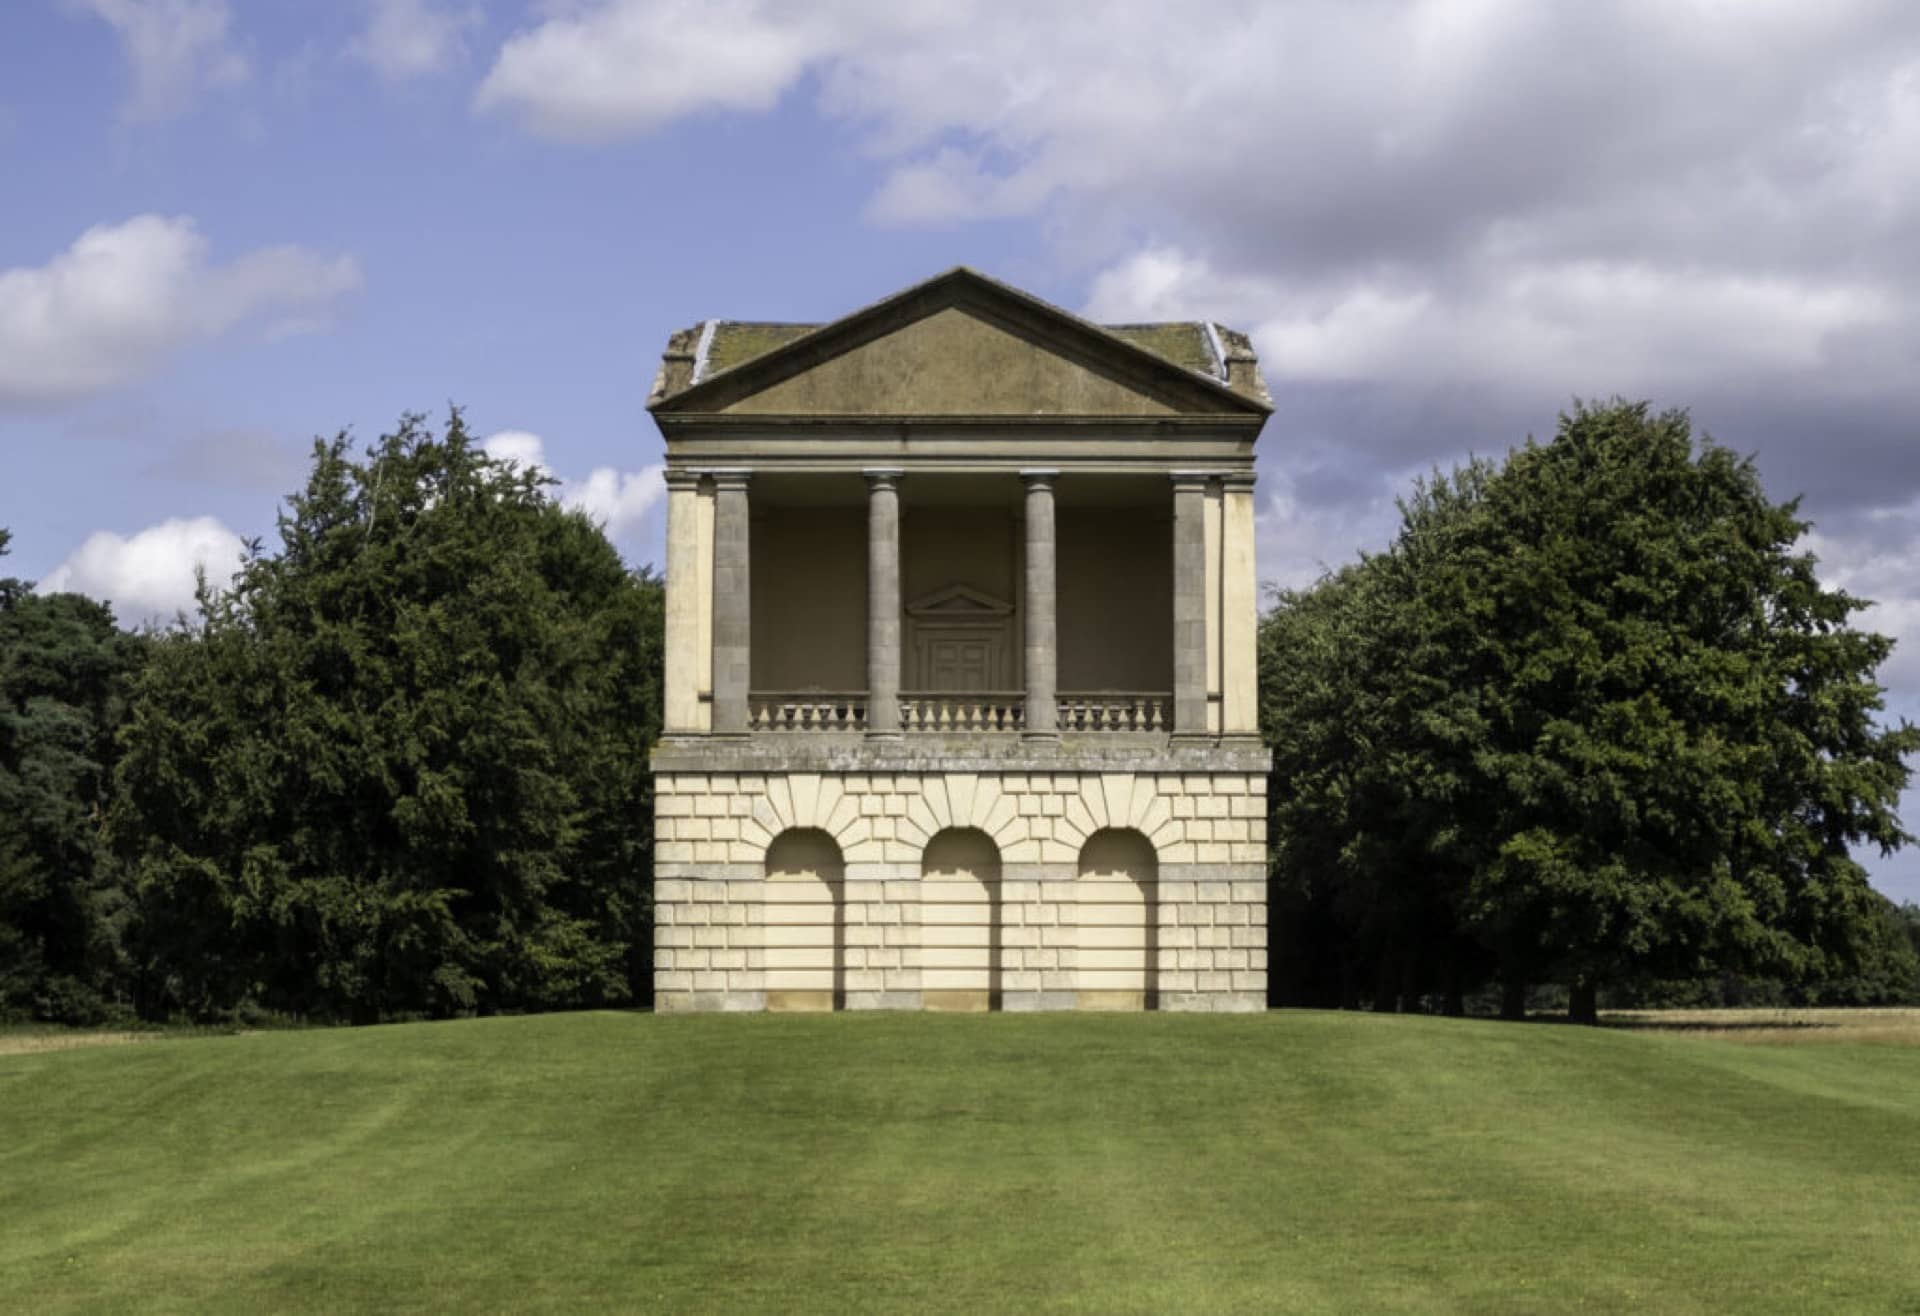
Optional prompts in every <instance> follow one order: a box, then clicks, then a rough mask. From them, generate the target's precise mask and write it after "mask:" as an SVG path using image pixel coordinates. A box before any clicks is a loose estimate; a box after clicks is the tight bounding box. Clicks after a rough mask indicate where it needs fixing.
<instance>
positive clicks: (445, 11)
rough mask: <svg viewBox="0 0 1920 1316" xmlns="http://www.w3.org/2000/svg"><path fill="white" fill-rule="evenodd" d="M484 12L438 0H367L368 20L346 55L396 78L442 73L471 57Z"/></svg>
mask: <svg viewBox="0 0 1920 1316" xmlns="http://www.w3.org/2000/svg"><path fill="white" fill-rule="evenodd" d="M481 21H482V19H481V15H480V12H479V11H478V10H476V9H473V8H470V7H464V6H450V5H442V4H438V3H436V2H435V0H367V24H366V27H365V28H364V29H363V30H362V31H361V33H360V35H359V36H357V37H355V38H354V40H353V42H352V43H351V44H350V45H349V46H348V53H350V54H352V55H353V56H354V57H355V58H357V59H360V60H362V61H364V62H365V63H367V64H368V65H369V66H371V67H372V68H373V69H374V71H375V72H377V73H379V74H380V76H381V77H383V78H386V79H388V80H389V81H392V82H399V81H403V80H404V79H407V78H417V77H422V76H424V75H427V74H432V73H443V72H445V71H446V70H448V69H450V68H452V67H454V66H455V65H456V64H458V63H459V62H460V61H461V60H463V59H465V58H466V55H467V33H468V32H469V31H470V30H471V29H473V28H475V27H478V26H479V25H480V23H481Z"/></svg>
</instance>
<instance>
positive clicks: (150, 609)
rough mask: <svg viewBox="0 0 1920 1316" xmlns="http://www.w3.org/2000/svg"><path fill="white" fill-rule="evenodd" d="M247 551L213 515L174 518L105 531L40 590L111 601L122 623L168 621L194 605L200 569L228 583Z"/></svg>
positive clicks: (216, 580)
mask: <svg viewBox="0 0 1920 1316" xmlns="http://www.w3.org/2000/svg"><path fill="white" fill-rule="evenodd" d="M245 551H246V545H245V544H244V543H242V542H241V539H240V536H238V535H236V534H234V533H233V531H231V530H229V529H227V528H226V526H224V525H222V524H221V523H220V522H219V521H218V520H216V519H215V518H213V517H211V516H198V517H194V518H193V519H191V520H181V519H175V518H169V519H168V520H165V521H162V522H160V523H159V524H158V525H152V526H148V527H147V528H146V529H145V530H142V531H140V532H138V533H137V534H134V535H132V536H130V537H126V538H122V537H121V536H120V535H117V534H115V533H114V532H113V531H111V530H100V531H96V532H95V533H93V534H91V535H89V536H87V539H86V542H85V543H83V544H81V545H80V547H79V548H77V549H75V550H74V551H73V553H72V554H71V555H69V556H68V558H67V560H66V561H64V562H62V563H61V564H60V565H59V566H57V567H55V568H54V569H53V570H52V571H51V572H49V573H48V575H47V577H46V579H44V580H42V581H41V582H40V584H39V589H40V591H41V592H42V593H46V594H53V593H60V592H62V591H72V592H74V593H76V594H85V595H88V596H90V597H92V598H96V599H99V600H101V601H102V602H106V603H111V604H112V605H113V609H114V612H115V614H116V615H117V616H118V618H119V620H120V623H121V624H122V625H126V626H132V625H138V624H140V623H141V622H145V621H160V622H165V621H169V620H171V619H172V618H173V617H174V616H175V615H176V614H178V613H181V612H190V611H191V610H192V608H193V591H194V583H195V581H194V573H195V572H196V571H200V570H204V571H205V572H206V575H207V579H208V580H209V581H211V582H212V583H213V584H214V585H216V586H219V585H225V584H226V583H227V581H228V579H229V578H230V577H231V576H232V575H233V573H234V572H236V571H238V570H239V569H240V561H241V557H242V555H243V554H244V553H245Z"/></svg>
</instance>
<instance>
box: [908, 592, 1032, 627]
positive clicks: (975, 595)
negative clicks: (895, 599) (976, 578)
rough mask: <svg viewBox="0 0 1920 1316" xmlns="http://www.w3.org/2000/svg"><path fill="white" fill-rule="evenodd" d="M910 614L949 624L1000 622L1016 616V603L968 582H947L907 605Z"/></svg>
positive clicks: (994, 623) (915, 617) (919, 618)
mask: <svg viewBox="0 0 1920 1316" xmlns="http://www.w3.org/2000/svg"><path fill="white" fill-rule="evenodd" d="M907 615H908V616H909V617H912V618H914V619H915V620H916V621H929V622H938V623H940V624H941V625H945V626H954V625H961V626H964V625H966V624H967V623H968V622H976V623H978V624H980V625H998V624H1000V623H1001V622H1002V621H1003V620H1004V619H1005V618H1007V617H1010V616H1012V615H1013V605H1012V604H1011V603H1008V602H1006V601H1005V600H1004V599H996V598H994V597H993V595H991V594H985V593H982V592H981V591H979V590H977V589H973V588H971V587H970V586H966V585H945V586H942V587H941V588H939V589H937V590H934V591H933V592H932V593H931V594H922V595H921V596H920V597H919V598H917V599H914V600H912V601H910V602H909V603H908V604H907Z"/></svg>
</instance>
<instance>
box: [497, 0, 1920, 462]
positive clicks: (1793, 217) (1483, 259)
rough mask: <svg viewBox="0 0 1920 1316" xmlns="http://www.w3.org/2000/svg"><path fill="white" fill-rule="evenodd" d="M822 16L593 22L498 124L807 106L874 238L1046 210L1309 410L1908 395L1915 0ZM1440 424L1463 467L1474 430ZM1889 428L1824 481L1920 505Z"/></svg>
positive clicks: (1066, 234)
mask: <svg viewBox="0 0 1920 1316" xmlns="http://www.w3.org/2000/svg"><path fill="white" fill-rule="evenodd" d="M801 10H802V7H800V6H794V5H788V4H782V3H777V0H726V2H725V3H722V4H711V5H698V4H691V3H674V2H671V0H573V2H570V3H567V4H563V5H559V6H556V7H555V8H554V9H553V10H552V11H550V13H549V14H548V16H547V17H546V18H545V20H544V21H542V22H539V23H537V24H536V25H534V26H532V27H530V28H528V29H527V30H525V31H522V32H520V33H518V34H516V35H515V36H514V37H513V38H512V39H510V40H509V41H508V42H507V43H506V44H505V46H504V47H503V48H502V49H501V51H500V52H499V55H498V58H497V59H496V61H495V63H494V66H493V69H492V71H491V72H490V73H489V75H488V77H487V79H486V81H485V83H484V84H483V86H482V88H481V91H480V94H479V103H480V104H481V105H482V106H483V107H487V108H494V109H503V110H508V111H511V112H512V113H514V114H515V115H516V116H517V117H518V118H519V119H520V120H521V121H522V122H523V123H524V124H526V126H527V127H528V128H529V129H531V130H532V131H535V132H539V133H545V134H548V135H551V136H556V137H562V138H583V139H603V138H611V137H619V136H624V135H632V134H639V133H646V132H650V131H653V130H655V129H657V128H659V127H660V126H661V125H662V124H663V123H666V122H668V121H669V120H671V119H674V118H676V117H680V116H685V115H690V114H698V113H712V112H718V111H735V112H751V111H757V110H764V109H766V108H768V107H770V106H772V105H774V104H776V103H777V102H778V101H779V100H780V99H781V98H782V97H783V96H785V95H788V94H797V93H798V92H800V91H801V90H802V89H804V90H806V91H807V92H808V93H810V94H811V95H812V96H813V97H814V105H815V108H816V109H817V111H818V112H819V113H821V114H823V115H826V116H828V117H830V118H832V119H834V120H835V121H837V122H839V123H842V124H843V125H845V126H846V127H847V128H848V130H849V132H850V134H851V137H852V139H853V140H854V142H855V144H856V145H857V147H858V149H860V150H862V151H864V152H866V153H867V154H868V155H869V156H870V157H871V158H872V159H873V160H875V161H876V162H877V163H878V165H879V166H880V168H881V171H882V178H881V182H880V183H879V185H878V188H877V190H876V191H875V193H874V195H873V196H872V197H871V198H870V200H869V206H868V214H869V216H870V217H871V218H872V219H873V220H875V221H876V222H881V223H935V222H955V221H965V220H973V219H982V218H1005V217H1012V216H1030V217H1034V218H1036V219H1038V220H1040V221H1041V222H1043V223H1044V224H1045V226H1046V229H1047V231H1048V232H1050V233H1053V234H1056V235H1058V236H1059V238H1060V244H1061V245H1060V251H1061V255H1062V257H1063V259H1064V260H1065V261H1066V262H1067V263H1068V265H1069V268H1073V267H1075V266H1077V271H1078V273H1079V274H1080V275H1081V276H1084V277H1087V278H1089V279H1090V280H1091V281H1092V296H1091V298H1090V306H1089V309H1090V310H1092V311H1093V312H1094V313H1095V314H1099V315H1102V316H1105V317H1108V318H1135V317H1138V316H1141V315H1146V314H1153V313H1156V312H1158V313H1178V314H1183V315H1184V314H1196V313H1198V314H1206V315H1209V316H1212V317H1215V318H1221V319H1229V320H1232V321H1235V322H1237V323H1238V324H1239V325H1240V326H1241V327H1245V328H1248V329H1250V330H1252V331H1254V332H1255V334H1256V341H1257V342H1258V343H1259V344H1260V346H1261V347H1262V349H1263V352H1264V354H1265V358H1266V362H1267V366H1268V372H1269V374H1270V375H1271V376H1273V377H1274V378H1275V379H1276V380H1277V381H1279V382H1281V383H1282V384H1285V383H1287V382H1290V381H1291V382H1297V383H1301V384H1318V383H1322V382H1328V381H1332V382H1337V383H1346V382H1351V381H1364V382H1365V383H1367V384H1369V385H1373V386H1392V387H1402V388H1410V389H1416V390H1430V389H1432V388H1433V387H1435V386H1436V385H1444V386H1445V387H1447V388H1449V389H1460V388H1471V389H1475V390H1479V391H1480V392H1481V393H1484V394H1485V395H1486V396H1490V397H1492V398H1494V399H1495V400H1497V401H1498V402H1499V403H1500V404H1501V406H1502V408H1503V411H1504V415H1505V417H1506V418H1507V419H1511V418H1514V417H1521V416H1524V417H1535V418H1538V417H1544V418H1545V419H1547V420H1548V421H1550V420H1551V416H1552V413H1553V409H1554V408H1555V407H1557V406H1559V405H1563V404H1564V402H1565V401H1566V399H1567V398H1568V397H1569V396H1571V395H1573V394H1581V395H1594V396H1606V395H1609V394H1612V393H1626V394H1633V393H1642V392H1644V393H1654V394H1658V395H1660V396H1661V397H1662V398H1663V399H1665V400H1668V401H1678V402H1693V403H1695V404H1698V405H1699V407H1700V408H1701V409H1703V410H1705V411H1706V412H1707V413H1708V414H1711V415H1716V416H1735V415H1738V416H1739V417H1740V418H1741V419H1742V420H1747V419H1751V418H1752V415H1753V414H1754V413H1759V414H1762V415H1763V416H1764V413H1766V412H1768V411H1769V407H1768V406H1761V407H1758V408H1755V409H1752V411H1748V410H1744V409H1738V408H1739V407H1740V404H1742V403H1744V402H1745V401H1747V400H1748V399H1752V398H1756V397H1764V398H1766V399H1767V400H1768V402H1769V403H1771V404H1772V407H1771V409H1772V410H1773V411H1775V412H1777V411H1778V408H1779V406H1780V405H1781V404H1784V403H1788V402H1791V403H1795V404H1801V405H1804V404H1805V403H1807V402H1808V401H1809V400H1814V401H1817V402H1818V403H1820V404H1821V405H1823V406H1827V405H1838V404H1840V403H1848V404H1851V403H1852V402H1854V401H1857V400H1859V399H1861V398H1866V399H1869V400H1874V401H1876V402H1878V401H1884V399H1885V398H1886V397H1887V395H1888V394H1889V393H1891V392H1892V391H1894V390H1899V391H1901V392H1902V393H1906V392H1910V390H1906V389H1905V386H1904V381H1905V380H1906V378H1907V376H1908V374H1909V372H1910V370H1911V362H1912V359H1913V355H1914V348H1915V344H1916V342H1920V322H1916V306H1917V305H1920V258H1916V256H1915V250H1914V248H1913V244H1912V243H1911V242H1910V240H1909V239H1908V235H1909V234H1911V232H1912V231H1913V230H1914V227H1915V225H1916V223H1917V222H1920V17H1916V16H1915V14H1914V11H1913V10H1912V8H1911V6H1908V5H1905V4H1902V3H1899V2H1898V0H1834V3H1830V4H1820V5H1807V4H1803V3H1798V2H1797V0H1761V2H1759V3H1755V4H1751V5H1746V6H1742V7H1741V10H1740V13H1739V17H1738V21H1732V20H1730V18H1729V15H1728V12H1727V11H1726V9H1725V7H1724V6H1723V5H1721V4H1719V3H1716V2H1715V0H1610V2H1606V3H1594V4H1581V5H1534V4H1524V3H1517V2H1515V0H1485V2H1484V3H1465V4H1463V3H1457V2H1456V0H1400V2H1398V3H1391V2H1390V3H1383V4H1368V5H1354V4H1349V3H1344V2H1342V0H1296V2H1295V3H1288V4H1266V5H1242V6H1233V5H1228V6H1213V7H1212V8H1209V9H1208V10H1206V11H1205V12H1204V14H1201V13H1198V12H1196V11H1194V10H1192V9H1191V8H1183V7H1180V6H1170V5H1164V4H1148V3H1133V4H1125V3H1123V4H1114V5H1107V6H1102V7H1101V8H1100V12H1099V16H1098V20H1097V21H1090V20H1089V16H1088V12H1087V10H1086V9H1085V8H1084V7H1083V6H1078V5H1043V6H1011V5H1004V4H995V3H991V2H990V0H937V2H936V0H899V2H898V3H893V4H888V5H866V4H858V3H853V2H852V0H827V2H826V3H821V4H815V5H808V6H805V7H804V12H801ZM1476 396H1478V394H1477V395H1476ZM1476 405H1478V404H1476ZM1915 409H1917V410H1920V408H1915ZM1869 410H1878V411H1879V414H1880V415H1884V414H1885V412H1884V409H1883V408H1869ZM1850 414H1852V413H1850ZM1434 421H1435V423H1432V424H1429V425H1427V426H1426V427H1425V428H1426V433H1427V435H1428V444H1429V451H1430V453H1431V455H1433V456H1435V457H1444V456H1446V455H1447V454H1449V453H1450V452H1452V451H1455V450H1457V447H1456V445H1457V443H1458V441H1459V439H1460V437H1461V434H1460V427H1461V424H1462V422H1463V418H1462V417H1458V416H1451V415H1442V416H1436V417H1435V418H1434ZM1871 428H1872V427H1871V424H1869V425H1868V428H1867V429H1856V430H1849V431H1848V432H1847V433H1845V434H1838V435H1831V436H1830V439H1831V440H1832V441H1835V442H1840V443H1844V444H1848V445H1851V446H1855V447H1857V448H1858V449H1859V456H1860V457H1861V459H1862V460H1860V461H1854V462H1830V463H1828V464H1827V470H1826V471H1824V472H1815V474H1817V475H1820V476H1821V477H1822V478H1824V479H1828V480H1830V481H1832V482H1833V483H1834V485H1835V492H1845V491H1843V490H1841V489H1840V488H1839V486H1840V485H1841V484H1842V483H1844V482H1845V481H1846V480H1848V479H1851V480H1852V481H1853V482H1854V483H1853V487H1852V490H1851V492H1853V493H1855V494H1860V493H1873V494H1875V495H1876V496H1877V494H1878V492H1879V487H1880V485H1881V483H1882V482H1883V481H1884V479H1885V478H1886V477H1887V476H1888V475H1889V474H1897V475H1898V476H1899V478H1901V479H1903V480H1904V481H1906V483H1907V485H1908V487H1909V488H1910V489H1912V490H1914V491H1916V492H1920V468H1915V467H1913V465H1912V464H1911V463H1908V464H1907V466H1908V469H1906V470H1904V471H1902V472H1890V471H1889V470H1887V469H1886V468H1885V467H1884V466H1882V465H1879V464H1878V463H1877V462H1875V463H1872V464H1870V463H1869V461H1868V460H1867V459H1869V458H1872V457H1874V455H1875V453H1876V452H1877V451H1878V450H1879V448H1880V447H1881V446H1882V445H1880V444H1879V441H1878V438H1877V436H1876V433H1874V432H1869V431H1870V430H1871ZM1517 437H1519V435H1518V434H1517V433H1515V434H1509V435H1507V436H1505V440H1506V441H1508V442H1510V441H1512V440H1513V439H1515V438H1517ZM1760 437H1761V439H1762V440H1763V442H1764V441H1766V440H1768V439H1769V438H1770V437H1771V436H1770V435H1762V436H1760ZM1359 441H1360V442H1361V443H1362V444H1365V443H1366V441H1367V439H1366V436H1359Z"/></svg>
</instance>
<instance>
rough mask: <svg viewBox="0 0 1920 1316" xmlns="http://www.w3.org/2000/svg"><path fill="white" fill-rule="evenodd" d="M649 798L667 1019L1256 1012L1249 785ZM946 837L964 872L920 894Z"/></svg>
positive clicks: (1207, 776)
mask: <svg viewBox="0 0 1920 1316" xmlns="http://www.w3.org/2000/svg"><path fill="white" fill-rule="evenodd" d="M655 799H656V820H655V829H656V830H655V836H656V865H655V873H656V881H655V885H654V911H655V912H654V920H655V933H654V993H655V1001H656V1003H657V1008H659V1009H660V1010H662V1011H668V1012H684V1011H706V1010H762V1009H764V1010H768V1011H774V1012H783V1011H792V1012H806V1011H826V1010H832V1009H836V1008H838V1009H846V1010H920V1009H925V1010H937V1011H975V1010H980V1009H988V1008H993V1007H995V1006H997V1007H998V1008H1000V1009H1003V1010H1009V1011H1021V1010H1028V1011H1031V1010H1076V1009H1077V1010H1140V1009H1145V1008H1156V1009H1162V1010H1181V1011H1203V1012H1227V1011H1243V1010H1255V1009H1262V1008H1264V1006H1265V995H1266V970H1267V962H1266V955H1267V952H1266V939H1267V938H1266V922H1267V911H1266V863H1265V847H1266V779H1265V777H1264V775H1262V774H1261V773H1258V772H1252V771H1232V772H1196V771H1193V770H1191V769H1186V770H1183V771H1177V772H1139V773H1130V772H1068V773H1059V772H1048V773H1041V772H1005V773H984V772H911V773H887V774H879V773H870V772H867V773H856V772H847V773H838V772H818V773H807V772H785V773H782V772H764V773H707V772H680V771H676V772H671V773H666V772H663V773H661V774H660V775H659V776H658V777H657V784H656V795H655ZM962 832H963V833H966V834H967V838H968V839H967V848H966V853H967V854H969V855H971V856H974V857H973V858H972V859H970V860H968V865H970V866H967V865H963V866H962V867H961V868H960V869H958V870H955V869H954V868H953V866H952V864H951V863H950V862H948V863H946V864H945V866H944V867H943V869H942V871H940V872H939V873H938V875H937V876H938V880H937V881H926V882H924V883H923V881H922V879H923V867H924V866H925V864H926V862H927V861H926V859H925V855H926V853H927V851H928V847H929V844H930V843H932V842H935V841H936V839H937V838H942V837H943V836H950V835H952V834H955V833H962ZM783 837H786V838H790V839H792V840H793V841H794V842H795V844H796V845H797V846H798V849H797V850H795V849H794V848H793V847H792V846H788V848H787V849H785V850H782V849H781V847H782V846H787V845H788V843H787V842H786V841H781V842H780V845H776V841H777V840H779V838H783ZM1116 838H1117V840H1116ZM1090 841H1096V842H1097V843H1095V844H1091V845H1090V844H1089V842H1090ZM770 848H773V849H775V850H776V851H777V852H778V853H777V854H776V856H775V857H774V858H773V859H771V860H770V858H769V853H768V852H769V849H770ZM950 850H951V847H950V846H949V847H948V851H947V852H950ZM794 853H803V854H804V856H805V858H804V859H802V860H793V859H791V858H789V859H781V858H780V857H779V855H780V854H787V855H791V854H794ZM935 853H936V855H937V854H940V853H944V852H943V851H942V850H941V848H940V847H939V846H936V847H935ZM975 870H978V871H975ZM970 893H977V898H976V897H975V896H973V895H970ZM969 899H972V901H973V903H971V904H969V903H968V901H969Z"/></svg>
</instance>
